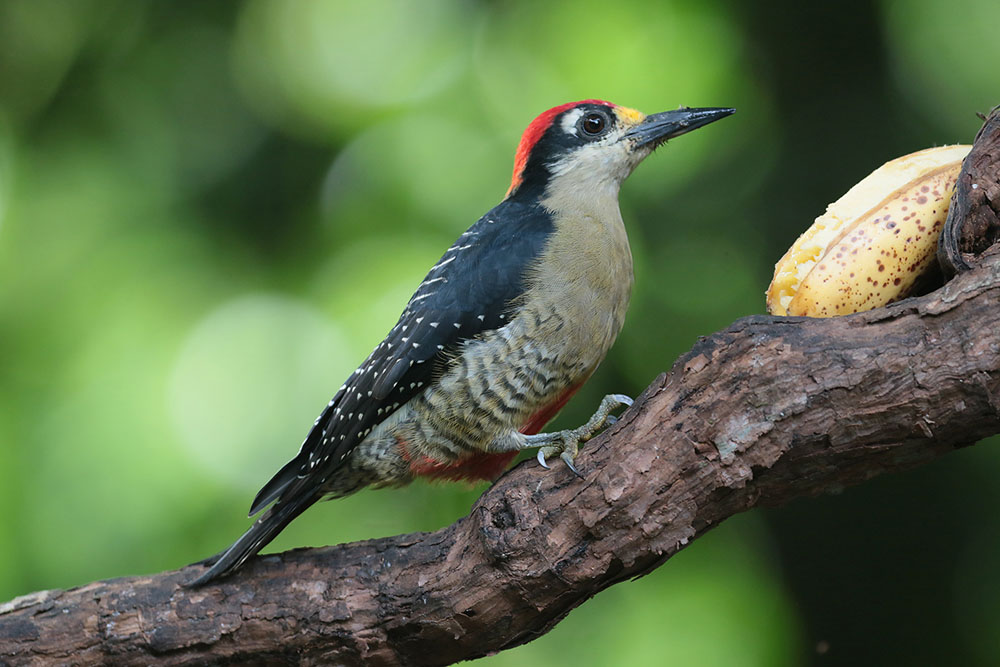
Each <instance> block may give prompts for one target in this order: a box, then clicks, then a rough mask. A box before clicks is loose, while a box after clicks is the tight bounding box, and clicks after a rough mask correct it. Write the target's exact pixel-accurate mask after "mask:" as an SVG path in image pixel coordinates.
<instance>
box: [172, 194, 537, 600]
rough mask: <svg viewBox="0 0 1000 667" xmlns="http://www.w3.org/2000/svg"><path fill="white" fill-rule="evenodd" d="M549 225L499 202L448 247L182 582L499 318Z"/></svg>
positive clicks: (310, 491) (256, 542) (323, 473)
mask: <svg viewBox="0 0 1000 667" xmlns="http://www.w3.org/2000/svg"><path fill="white" fill-rule="evenodd" d="M553 229H554V227H553V222H552V218H551V216H550V215H549V214H548V213H547V212H546V211H545V210H544V209H542V208H541V207H540V206H538V205H537V204H526V203H522V202H520V201H518V200H517V199H516V196H515V198H512V199H507V200H504V201H503V202H501V203H500V204H499V205H498V206H497V207H496V208H494V209H493V210H491V211H490V212H489V213H487V214H486V215H484V216H483V217H482V218H480V219H479V221H478V222H476V224H474V225H472V227H470V228H469V229H468V231H466V232H465V233H464V234H462V236H460V237H459V238H458V240H457V241H456V242H455V243H454V245H452V246H451V247H450V248H448V250H447V252H445V253H444V256H442V257H441V260H440V261H438V263H437V264H435V265H434V267H433V268H432V269H431V270H430V272H429V273H428V274H427V277H426V278H424V281H423V282H422V283H420V287H418V288H417V291H416V293H415V294H414V295H413V296H412V297H411V298H410V301H409V302H408V303H407V304H406V308H405V309H404V310H403V314H402V315H401V316H400V318H399V321H398V322H397V323H396V326H394V327H393V328H392V330H391V331H390V332H389V335H388V336H386V338H385V340H383V341H382V342H381V343H379V345H378V347H376V348H375V350H374V351H373V352H372V353H371V354H370V355H369V356H368V358H367V359H366V360H365V362H364V363H363V364H362V365H361V366H360V367H359V368H358V369H357V370H356V371H354V373H352V374H351V377H349V378H348V379H347V382H345V383H344V385H343V386H342V387H341V388H340V389H339V390H338V391H337V394H336V396H334V397H333V400H332V401H330V403H329V404H328V405H327V406H326V408H325V409H324V410H323V413H322V414H321V415H320V416H319V418H318V419H317V420H316V422H315V424H313V427H312V430H310V431H309V435H307V436H306V439H305V441H304V442H303V443H302V448H301V449H300V450H299V453H298V454H297V455H296V456H295V458H294V459H292V460H291V461H289V462H288V463H287V464H285V466H284V467H282V469H281V470H279V471H278V473H277V474H276V475H275V476H274V477H273V478H272V479H271V481H269V482H268V483H267V484H266V485H264V488H263V489H261V490H260V492H259V493H258V494H257V497H256V498H255V499H254V501H253V505H252V506H251V508H250V515H251V516H253V515H254V514H256V513H257V512H259V511H260V510H262V509H263V508H264V507H266V506H267V505H268V504H269V503H271V502H274V504H273V505H272V506H271V507H270V508H268V510H267V511H266V512H265V513H264V514H262V515H261V516H260V518H258V519H257V520H256V521H255V522H254V523H253V525H252V526H251V527H250V529H249V530H247V532H245V533H244V534H243V535H242V536H241V537H240V538H239V539H238V540H237V541H236V542H235V543H233V545H232V546H230V547H229V548H228V549H227V550H226V551H225V552H223V553H222V554H219V555H218V556H216V557H213V558H212V559H209V561H208V562H213V561H214V563H213V564H212V566H211V567H210V568H209V569H208V570H206V571H205V572H204V573H202V574H201V575H200V576H199V577H197V578H196V579H195V580H194V581H192V582H190V583H189V584H188V585H191V586H200V585H203V584H206V583H208V582H210V581H213V580H214V579H216V578H218V577H220V576H222V575H225V574H228V573H229V572H231V571H233V570H235V569H236V568H238V567H239V566H240V565H242V564H243V563H244V562H245V561H246V560H247V559H248V558H249V557H250V556H252V555H253V554H255V553H257V552H258V551H260V550H261V549H262V548H263V547H264V546H265V545H267V543H268V542H270V541H271V540H272V539H274V537H275V536H277V534H278V533H279V532H281V530H282V529H284V527H285V526H287V525H288V524H289V523H290V522H291V521H292V520H293V519H295V517H297V516H298V515H299V514H301V513H302V512H304V511H305V510H306V508H308V507H309V506H310V505H312V504H313V503H315V502H316V501H317V500H319V499H320V498H321V497H322V496H323V484H324V483H325V482H326V481H327V480H328V479H329V478H330V477H331V476H332V475H334V474H335V473H336V471H337V469H338V468H339V467H340V466H341V465H342V464H343V461H344V459H346V458H347V456H348V454H350V453H351V451H353V450H354V448H355V447H357V446H358V445H359V444H360V443H361V441H362V440H364V438H365V436H366V435H368V433H370V432H371V430H372V429H373V428H375V426H377V425H378V424H379V423H380V422H381V421H383V420H384V419H386V418H387V417H389V415H391V414H392V413H393V412H394V411H395V410H396V409H398V408H399V407H400V406H401V405H403V404H405V403H406V402H407V401H408V400H410V399H411V398H412V397H413V396H415V395H416V394H417V393H419V392H421V391H423V390H424V387H425V386H426V385H427V383H429V382H431V381H432V379H433V378H434V377H435V372H436V371H438V370H439V368H438V367H439V366H440V365H441V364H443V363H445V362H446V360H447V359H448V353H449V352H450V351H453V350H454V349H455V348H456V347H457V346H459V345H460V344H461V343H462V342H463V341H466V340H470V339H472V338H475V337H476V336H478V335H479V334H481V333H483V332H485V331H489V330H491V329H496V328H498V327H502V326H504V324H505V323H506V320H507V318H509V317H510V316H511V315H512V313H511V310H512V308H514V307H515V306H514V304H513V303H512V302H513V301H514V300H515V299H516V298H517V297H518V296H520V295H521V294H522V293H523V292H524V288H525V280H526V275H525V274H526V271H527V269H528V267H529V266H530V265H531V262H532V260H534V259H535V258H536V257H538V255H539V253H541V251H542V249H543V248H544V247H545V244H546V242H547V240H548V238H549V236H550V234H551V233H552V231H553Z"/></svg>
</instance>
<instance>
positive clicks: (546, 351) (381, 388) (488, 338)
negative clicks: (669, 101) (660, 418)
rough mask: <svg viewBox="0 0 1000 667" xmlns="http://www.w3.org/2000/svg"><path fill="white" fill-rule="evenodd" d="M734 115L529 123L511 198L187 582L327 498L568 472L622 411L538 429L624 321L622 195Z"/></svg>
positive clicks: (471, 237)
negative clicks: (661, 152) (533, 453)
mask: <svg viewBox="0 0 1000 667" xmlns="http://www.w3.org/2000/svg"><path fill="white" fill-rule="evenodd" d="M733 112H734V109H728V108H701V109H692V108H686V107H681V108H679V109H676V110H674V111H666V112H663V113H657V114H652V115H649V116H646V115H644V114H642V113H641V112H639V111H636V110H634V109H629V108H627V107H621V106H617V105H615V104H611V103H610V102H605V101H602V100H584V101H581V102H572V103H569V104H563V105H561V106H557V107H554V108H552V109H549V110H548V111H546V112H544V113H542V114H541V115H540V116H538V117H537V118H535V120H534V121H532V122H531V124H530V125H528V128H527V129H526V130H525V131H524V134H523V136H522V138H521V141H520V144H519V145H518V148H517V152H516V154H515V158H514V175H513V178H512V180H511V184H510V187H509V188H508V190H507V193H506V196H505V197H504V198H503V200H502V201H501V202H500V203H499V204H498V205H497V206H496V207H494V208H493V209H492V210H490V211H489V212H488V213H486V215H484V216H483V217H482V218H480V219H479V220H478V221H477V222H476V223H475V224H474V225H472V226H471V227H469V229H468V230H466V231H465V233H463V234H462V235H461V236H459V238H458V240H457V241H455V243H454V244H453V245H452V246H451V247H450V248H448V250H447V251H445V253H444V255H443V256H442V257H441V259H440V260H439V261H438V262H437V264H435V265H434V266H433V267H431V269H430V271H429V272H428V273H427V276H426V277H425V278H424V280H423V282H422V283H420V286H419V287H417V290H416V292H415V293H414V294H413V296H412V297H411V298H410V300H409V302H408V303H407V304H406V307H405V308H404V309H403V313H402V315H401V316H400V318H399V321H398V322H397V323H396V325H395V326H394V327H393V328H392V330H391V331H389V334H388V335H387V336H386V337H385V339H384V340H383V341H382V342H381V343H379V344H378V346H377V347H376V348H375V349H374V351H373V352H372V353H371V354H370V355H369V356H368V358H367V359H366V360H365V361H364V363H362V364H361V366H360V367H358V369H357V370H355V371H354V372H353V373H352V374H351V376H350V377H349V378H348V379H347V381H346V382H345V383H344V384H343V385H342V386H341V387H340V389H339V390H337V393H336V395H335V396H334V397H333V400H331V401H330V402H329V404H327V406H326V408H325V409H324V410H323V411H322V414H320V416H319V418H318V419H317V420H316V422H315V423H314V424H313V427H312V429H311V430H310V431H309V434H308V435H307V436H306V439H305V441H304V442H303V443H302V446H301V448H300V449H299V452H298V454H297V455H296V456H295V458H293V459H292V460H291V461H289V462H288V463H287V464H286V465H285V466H284V467H283V468H281V470H279V471H278V472H277V474H275V475H274V477H273V478H272V479H271V481H269V482H268V483H267V484H266V485H264V488H262V489H261V490H260V492H259V493H258V494H257V497H256V498H255V499H254V501H253V504H252V505H251V507H250V516H254V515H255V514H257V513H258V512H260V511H261V510H263V509H264V508H265V507H268V505H270V507H269V508H268V509H267V511H266V512H264V513H263V514H262V515H261V517H260V518H258V519H257V521H256V522H255V523H254V524H253V525H252V526H251V527H250V529H249V530H248V531H247V532H246V533H245V534H244V535H243V536H242V537H240V538H239V539H238V540H237V541H236V542H235V543H234V544H233V545H232V546H231V547H229V548H228V549H227V550H226V551H224V552H222V553H221V554H220V555H219V556H217V557H215V558H214V563H212V561H213V559H209V561H208V562H209V563H212V564H211V567H209V569H208V570H207V571H205V572H204V573H203V574H202V575H201V576H199V577H198V578H197V579H195V580H194V581H193V582H191V584H192V585H195V586H197V585H202V584H205V583H208V582H210V581H212V580H214V579H216V578H218V577H221V576H223V575H226V574H228V573H230V572H232V571H233V570H235V569H237V568H238V567H240V566H241V565H242V564H243V563H244V562H245V561H246V560H247V559H248V558H250V557H251V556H253V555H254V554H256V553H257V552H258V551H260V549H262V548H263V547H264V546H265V545H266V544H267V543H268V542H270V541H271V540H272V539H274V537H275V536H276V535H277V534H278V533H279V532H280V531H281V530H282V529H284V527H285V526H287V525H288V523H289V522H291V521H292V520H293V519H294V518H295V517H297V516H298V515H299V514H301V513H302V512H303V511H304V510H305V509H306V508H308V507H309V506H311V505H312V504H313V503H315V502H317V501H319V500H321V499H326V498H339V497H343V496H346V495H349V494H351V493H354V492H355V491H358V490H359V489H361V488H363V487H366V486H370V487H374V488H380V487H392V486H401V485H404V484H407V483H409V482H411V481H412V480H413V479H414V478H416V477H425V478H434V479H443V480H462V479H466V480H480V479H483V480H492V479H494V478H496V477H497V476H499V475H500V473H502V472H503V470H504V469H505V468H506V467H507V466H508V465H509V464H510V462H511V460H512V459H513V458H514V457H515V456H516V455H517V453H518V452H519V451H521V450H523V449H528V448H535V447H537V448H538V455H537V456H538V461H539V462H540V463H541V464H542V465H543V466H545V467H548V466H547V465H546V460H547V459H549V458H551V457H554V456H557V455H558V456H560V458H561V459H562V460H563V461H565V463H566V465H568V466H569V468H570V469H571V470H572V471H573V472H576V468H575V467H573V461H574V457H575V455H576V453H577V449H578V447H579V444H580V443H581V442H584V441H586V440H587V439H589V438H590V437H591V436H592V435H594V434H595V433H596V432H598V431H599V430H600V429H601V428H602V427H603V426H604V425H605V424H606V423H607V422H608V421H609V417H610V415H611V413H612V412H613V411H614V410H616V409H617V408H619V407H621V406H628V405H631V403H632V401H631V399H629V398H628V397H627V396H624V395H619V394H612V395H609V396H606V397H605V398H604V399H603V400H602V401H601V404H600V407H599V409H598V410H597V412H596V413H595V414H594V415H593V417H591V418H590V419H589V420H588V421H587V423H586V424H584V425H583V426H581V427H579V428H576V429H569V430H566V431H558V432H553V433H540V431H541V429H542V427H543V426H545V424H546V423H547V422H548V421H549V420H550V419H552V417H554V416H555V414H556V413H557V412H558V411H559V410H560V409H561V408H562V407H563V405H565V404H566V402H567V401H568V400H569V398H570V397H571V396H572V395H573V394H574V393H575V392H576V391H577V390H578V389H579V388H580V387H581V385H583V383H584V382H586V381H587V379H588V378H589V377H590V376H591V374H592V373H593V372H594V370H595V369H596V368H597V366H598V364H599V363H600V362H601V361H602V360H603V359H604V356H605V355H606V354H607V352H608V349H609V348H610V347H611V345H612V343H613V342H614V341H615V338H616V337H617V336H618V333H619V331H621V328H622V325H623V323H624V320H625V311H626V309H627V307H628V303H629V296H630V294H631V290H632V282H633V276H632V254H631V250H630V249H629V243H628V237H627V235H626V233H625V226H624V223H623V221H622V216H621V212H620V211H619V208H618V191H619V187H620V186H621V184H622V182H623V181H624V180H625V178H626V177H627V176H628V175H629V174H630V173H631V172H632V170H633V169H635V167H636V166H637V165H638V164H639V163H640V162H642V160H643V159H644V158H645V157H646V156H648V155H649V154H650V153H652V152H653V150H654V149H655V148H656V147H657V146H659V145H660V144H662V143H664V142H665V141H667V140H668V139H670V138H672V137H676V136H678V135H681V134H684V133H686V132H690V131H691V130H694V129H697V128H699V127H702V126H704V125H707V124H709V123H712V122H714V121H716V120H719V119H720V118H724V117H725V116H728V115H730V114H731V113H733ZM577 474H579V473H577Z"/></svg>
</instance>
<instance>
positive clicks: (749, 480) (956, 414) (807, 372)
mask: <svg viewBox="0 0 1000 667" xmlns="http://www.w3.org/2000/svg"><path fill="white" fill-rule="evenodd" d="M988 126H989V123H988ZM992 128H993V129H991V130H990V131H989V132H986V131H984V132H983V133H981V135H980V137H979V138H978V139H977V146H979V144H980V143H981V142H985V141H991V142H995V143H994V144H993V145H995V146H996V145H1000V123H994V124H993V125H992ZM990 155H992V156H993V159H995V162H994V165H995V166H994V167H993V169H992V171H991V170H989V169H985V168H983V167H982V164H983V162H982V161H976V162H975V164H976V165H978V166H977V169H978V170H979V173H978V175H974V176H972V177H971V178H973V180H971V181H969V183H967V185H969V186H970V187H969V188H968V191H969V192H972V191H973V190H978V189H980V188H971V184H972V183H975V182H979V183H981V184H982V185H981V187H982V186H986V185H988V184H989V183H996V181H997V174H1000V150H994V151H993V152H992V153H990ZM966 164H967V166H968V165H970V164H972V161H967V163H966ZM990 178H992V179H993V180H992V181H990V180H989V179H990ZM975 179H980V180H979V181H977V180H975ZM984 179H985V180H984ZM990 192H993V190H990ZM991 201H998V200H997V199H995V198H994V199H992V200H990V199H989V197H987V199H983V200H982V203H980V204H978V205H977V206H985V205H990V202H991ZM972 208H975V207H972ZM991 210H994V209H991ZM961 222H962V221H961V220H960V219H956V222H955V224H961ZM973 247H974V246H966V248H973ZM976 249H978V247H977V248H976ZM963 257H964V258H965V259H966V260H969V261H967V263H966V266H968V267H969V270H967V271H961V272H960V273H959V275H958V276H957V277H956V278H955V279H953V280H952V281H951V282H949V283H948V284H946V285H945V286H944V287H943V288H942V289H939V290H937V291H936V292H933V293H932V294H929V295H927V296H924V297H920V298H916V299H909V300H906V301H903V302H900V303H897V304H894V305H892V306H889V307H888V308H883V309H879V310H876V311H871V312H868V313H861V314H858V315H852V316H848V317H842V318H834V319H829V320H816V319H808V318H775V317H764V316H760V317H750V318H745V319H742V320H739V321H737V322H736V323H735V324H733V325H732V326H731V327H729V328H728V329H726V330H724V331H721V332H719V333H716V334H714V335H712V336H709V337H707V338H704V339H702V340H700V341H699V342H698V344H697V345H695V346H694V348H693V349H692V350H691V351H690V352H688V354H686V355H685V356H684V357H682V358H681V359H680V360H678V361H677V363H676V364H675V365H674V367H673V369H672V370H671V371H670V372H669V373H667V374H664V375H661V376H660V377H659V378H657V379H656V381H655V382H653V384H652V385H650V387H649V388H647V390H646V392H645V393H644V394H643V395H642V396H641V397H640V398H639V399H638V400H637V401H636V405H635V406H633V408H632V409H630V410H629V411H628V412H627V413H626V414H625V415H624V416H623V418H622V420H621V421H620V422H619V423H618V424H617V425H615V426H614V427H613V428H611V429H609V431H608V432H606V433H605V434H603V435H601V436H599V437H598V438H596V439H594V440H593V441H591V442H590V443H588V445H587V446H586V447H585V449H584V450H583V451H582V452H581V454H580V456H579V457H578V459H577V464H578V466H579V468H580V470H581V471H582V473H583V475H584V479H582V480H581V479H578V478H577V477H575V476H573V475H572V474H571V473H570V472H569V471H568V470H567V469H565V468H564V467H561V466H556V467H555V469H554V470H553V471H551V472H549V471H545V470H543V469H542V468H540V467H539V466H538V465H537V464H535V463H533V462H529V463H526V464H522V465H520V466H518V467H517V468H515V469H514V470H512V471H511V472H509V473H508V474H506V475H504V476H503V477H502V478H501V479H500V480H499V481H498V482H497V483H496V484H494V485H493V486H492V487H491V488H490V489H489V490H488V491H487V492H486V493H484V494H483V495H482V497H481V498H480V499H479V500H478V501H477V502H476V503H475V505H474V506H473V508H472V510H471V511H470V513H469V515H468V516H467V517H465V518H463V519H461V520H459V521H458V522H456V523H455V524H453V525H451V526H449V527H447V528H444V529H442V530H439V531H437V532H433V533H417V534H412V535H401V536H397V537H391V538H386V539H379V540H370V541H366V542H359V543H354V544H346V545H340V546H335V547H326V548H322V549H308V550H297V551H291V552H287V553H284V554H281V555H276V556H268V557H263V558H259V559H256V560H254V561H253V562H251V563H249V564H248V566H247V567H246V568H245V569H244V570H243V571H241V572H239V573H237V574H236V575H235V576H233V577H231V578H229V579H227V580H224V581H222V582H221V583H220V584H218V585H213V586H208V587H206V588H203V589H195V590H192V589H187V588H183V587H182V584H183V583H184V582H186V581H190V580H191V579H192V578H194V576H195V575H196V574H197V573H198V572H200V571H201V570H200V566H189V567H187V568H184V569H181V570H178V571H173V572H165V573H162V574H157V575H152V576H147V577H128V578H122V579H113V580H110V581H102V582H96V583H92V584H89V585H86V586H82V587H80V588H74V589H70V590H67V591H61V590H56V591H43V592H40V593H35V594H32V595H28V596H24V597H21V598H18V599H15V600H13V601H11V602H9V603H7V604H5V605H0V664H8V663H9V664H18V665H19V664H50V663H53V662H54V663H60V662H69V663H72V664H76V665H92V664H107V663H113V664H121V665H127V664H149V663H152V662H156V663H158V664H170V665H176V664H198V663H205V662H210V663H213V664H220V663H228V662H231V663H239V664H365V665H395V664H409V665H440V664H448V663H452V662H455V661H458V660H462V659H467V658H473V657H477V656H482V655H485V654H488V653H491V652H495V651H500V650H503V649H505V648H510V647H513V646H517V645H519V644H523V643H526V642H528V641H531V640H532V639H534V638H535V637H538V636H539V635H542V634H544V633H545V632H547V631H548V630H549V629H551V628H552V627H553V626H554V625H555V624H556V623H558V622H559V620H561V619H562V618H563V617H564V616H565V615H566V614H567V613H568V612H569V611H570V610H571V609H573V608H574V607H576V606H577V605H579V604H581V603H583V602H584V601H586V600H587V599H589V598H590V597H592V596H593V595H595V594H596V593H598V592H599V591H601V590H603V589H604V588H607V587H608V586H611V585H613V584H615V583H617V582H619V581H623V580H625V579H629V578H632V577H636V576H639V575H642V574H645V573H647V572H650V571H651V570H653V569H655V568H656V567H659V566H660V565H662V564H663V563H664V562H665V561H666V560H667V559H668V558H670V556H672V555H673V554H675V553H677V551H679V550H680V549H682V548H684V547H685V545H687V544H689V543H690V542H691V540H693V539H695V538H697V537H698V536H699V535H701V534H703V533H705V532H706V531H708V530H709V529H711V528H712V527H713V526H715V525H717V524H718V523H719V522H721V521H723V520H724V519H726V518H727V517H729V516H732V515H734V514H736V513H738V512H742V511H744V510H747V509H750V508H752V507H755V506H757V505H779V504H782V503H785V502H787V501H789V500H791V499H793V498H796V497H799V496H805V495H815V494H819V493H823V492H826V491H830V490H836V489H840V488H842V487H843V486H846V485H849V484H856V483H859V482H862V481H864V480H866V479H869V478H871V477H874V476H876V475H879V474H882V473H884V472H889V471H894V470H901V469H905V468H910V467H913V466H916V465H919V464H922V463H925V462H927V461H929V460H931V459H933V458H935V457H937V456H940V455H942V454H944V453H947V452H949V451H951V450H953V449H956V448H958V447H962V446H965V445H969V444H972V443H974V442H976V441H977V440H979V439H981V438H983V437H986V436H988V435H993V434H995V433H998V432H1000V393H998V392H1000V334H998V333H997V332H998V331H1000V255H997V254H990V253H987V254H986V256H983V257H980V258H973V257H971V256H969V255H968V254H966V255H963ZM973 259H974V260H975V261H971V260H973Z"/></svg>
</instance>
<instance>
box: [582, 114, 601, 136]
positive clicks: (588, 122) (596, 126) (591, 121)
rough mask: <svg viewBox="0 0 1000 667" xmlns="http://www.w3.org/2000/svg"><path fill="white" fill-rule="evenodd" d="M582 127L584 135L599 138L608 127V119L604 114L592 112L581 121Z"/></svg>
mask: <svg viewBox="0 0 1000 667" xmlns="http://www.w3.org/2000/svg"><path fill="white" fill-rule="evenodd" d="M580 127H581V128H582V129H583V132H584V134H589V135H590V136H592V137H594V136H597V135H599V134H601V133H602V132H604V130H605V129H606V128H607V127H608V117H607V116H606V115H605V114H603V113H598V112H597V111H592V112H590V113H588V114H586V115H585V116H584V117H583V118H582V119H580Z"/></svg>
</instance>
